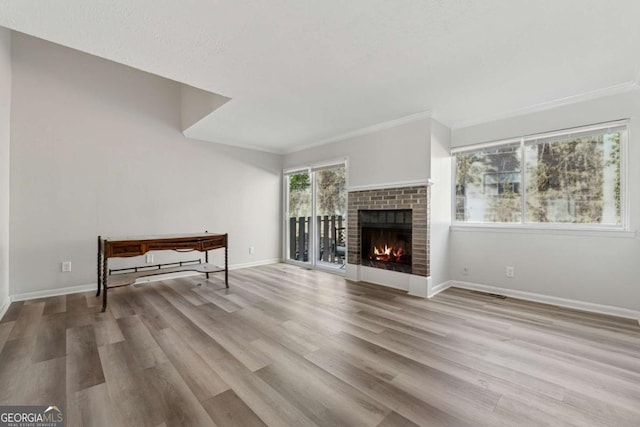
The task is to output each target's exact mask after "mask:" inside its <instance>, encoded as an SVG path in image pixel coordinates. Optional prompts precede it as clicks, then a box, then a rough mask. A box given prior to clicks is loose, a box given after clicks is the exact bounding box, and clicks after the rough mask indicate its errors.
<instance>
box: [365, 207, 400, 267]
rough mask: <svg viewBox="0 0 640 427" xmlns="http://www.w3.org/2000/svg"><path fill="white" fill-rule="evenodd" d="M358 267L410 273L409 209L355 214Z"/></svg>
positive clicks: (369, 211) (368, 211)
mask: <svg viewBox="0 0 640 427" xmlns="http://www.w3.org/2000/svg"><path fill="white" fill-rule="evenodd" d="M359 217H360V218H359V219H360V220H359V223H360V236H361V245H360V246H361V260H362V265H364V266H369V267H375V268H382V269H385V270H392V271H398V272H401V273H411V272H412V268H411V266H412V255H411V253H412V212H411V209H389V210H360V211H359Z"/></svg>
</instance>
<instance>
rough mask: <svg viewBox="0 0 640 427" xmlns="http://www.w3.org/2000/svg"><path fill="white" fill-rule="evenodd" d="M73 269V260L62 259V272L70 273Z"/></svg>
mask: <svg viewBox="0 0 640 427" xmlns="http://www.w3.org/2000/svg"><path fill="white" fill-rule="evenodd" d="M70 271H71V261H62V272H63V273H68V272H70Z"/></svg>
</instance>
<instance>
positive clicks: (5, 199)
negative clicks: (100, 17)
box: [0, 27, 11, 311]
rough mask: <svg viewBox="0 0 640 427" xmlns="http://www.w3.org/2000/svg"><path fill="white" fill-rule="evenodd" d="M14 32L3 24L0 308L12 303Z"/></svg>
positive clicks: (0, 49) (0, 64) (0, 55)
mask: <svg viewBox="0 0 640 427" xmlns="http://www.w3.org/2000/svg"><path fill="white" fill-rule="evenodd" d="M10 121H11V32H10V31H9V30H7V29H5V28H1V27H0V311H2V308H3V307H4V306H5V304H7V303H8V302H9V298H8V297H9V167H10V164H9V147H10V144H9V141H10V128H11V123H10Z"/></svg>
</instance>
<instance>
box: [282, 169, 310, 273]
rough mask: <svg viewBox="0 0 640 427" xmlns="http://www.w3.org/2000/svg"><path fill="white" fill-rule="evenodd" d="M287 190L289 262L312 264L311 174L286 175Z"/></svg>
mask: <svg viewBox="0 0 640 427" xmlns="http://www.w3.org/2000/svg"><path fill="white" fill-rule="evenodd" d="M285 181H286V188H287V205H286V210H287V212H286V218H287V236H286V242H287V243H288V244H287V253H286V259H287V260H288V261H294V262H300V263H305V264H310V263H311V261H312V258H311V257H310V255H311V254H310V249H311V248H312V246H311V244H310V243H311V242H310V238H311V225H312V224H311V216H312V208H313V206H312V204H313V198H312V194H311V173H310V172H309V171H308V170H307V171H299V172H295V173H291V174H288V175H285Z"/></svg>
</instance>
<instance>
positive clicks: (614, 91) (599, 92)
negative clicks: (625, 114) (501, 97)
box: [451, 74, 640, 130]
mask: <svg viewBox="0 0 640 427" xmlns="http://www.w3.org/2000/svg"><path fill="white" fill-rule="evenodd" d="M638 89H640V74H639V75H638V76H637V77H636V79H635V80H630V81H628V82H624V83H620V84H617V85H613V86H609V87H605V88H601V89H596V90H592V91H589V92H584V93H581V94H578V95H572V96H567V97H564V98H558V99H555V100H553V101H548V102H542V103H540V104H535V105H531V106H529V107H524V108H517V109H514V110H510V111H505V112H502V113H498V114H494V115H491V116H486V117H478V118H476V119H469V120H462V121H459V122H455V123H453V124H452V125H451V129H452V130H457V129H462V128H466V127H470V126H476V125H481V124H484V123H490V122H495V121H498V120H505V119H510V118H513V117H518V116H524V115H526V114H532V113H537V112H540V111H545V110H550V109H552V108H557V107H562V106H565V105H571V104H576V103H579V102H584V101H590V100H592V99H598V98H604V97H607V96H611V95H619V94H622V93H626V92H631V91H634V90H638Z"/></svg>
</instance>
